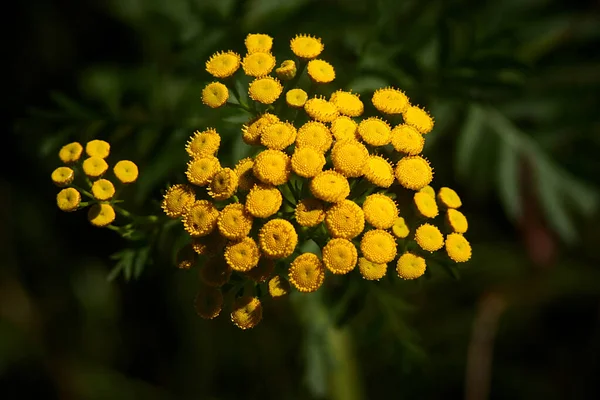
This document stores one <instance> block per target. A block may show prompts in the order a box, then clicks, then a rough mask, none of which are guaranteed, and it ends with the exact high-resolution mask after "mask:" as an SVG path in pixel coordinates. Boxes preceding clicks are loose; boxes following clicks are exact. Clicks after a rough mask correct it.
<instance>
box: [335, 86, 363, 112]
mask: <svg viewBox="0 0 600 400" xmlns="http://www.w3.org/2000/svg"><path fill="white" fill-rule="evenodd" d="M329 101H331V102H332V103H333V104H335V105H336V107H337V108H338V110H339V111H340V114H342V115H346V116H348V117H360V116H361V115H362V113H363V111H364V108H365V106H364V104H363V102H362V101H361V100H360V98H359V97H358V95H357V94H354V93H350V92H346V91H343V90H338V91H336V92H333V93H332V94H331V97H330V98H329Z"/></svg>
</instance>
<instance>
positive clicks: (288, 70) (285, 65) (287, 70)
mask: <svg viewBox="0 0 600 400" xmlns="http://www.w3.org/2000/svg"><path fill="white" fill-rule="evenodd" d="M296 72H297V68H296V63H295V62H294V61H293V60H285V61H284V62H282V63H281V66H280V67H279V68H277V69H276V70H275V73H276V74H277V77H278V78H279V79H281V80H284V81H289V80H292V79H294V77H295V76H296Z"/></svg>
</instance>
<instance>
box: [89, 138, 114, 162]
mask: <svg viewBox="0 0 600 400" xmlns="http://www.w3.org/2000/svg"><path fill="white" fill-rule="evenodd" d="M85 153H86V154H87V155H88V156H90V157H100V158H106V157H108V155H109V154H110V144H108V142H105V141H104V140H98V139H96V140H91V141H89V142H87V144H86V145H85Z"/></svg>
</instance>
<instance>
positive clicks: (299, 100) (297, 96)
mask: <svg viewBox="0 0 600 400" xmlns="http://www.w3.org/2000/svg"><path fill="white" fill-rule="evenodd" d="M306 100H308V94H307V93H306V92H305V91H304V90H302V89H292V90H288V92H287V93H286V94H285V102H286V103H287V105H288V106H290V107H293V108H302V107H304V104H305V103H306Z"/></svg>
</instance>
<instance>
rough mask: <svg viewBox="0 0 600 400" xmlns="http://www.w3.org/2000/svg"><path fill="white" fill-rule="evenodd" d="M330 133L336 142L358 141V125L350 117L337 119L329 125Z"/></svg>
mask: <svg viewBox="0 0 600 400" xmlns="http://www.w3.org/2000/svg"><path fill="white" fill-rule="evenodd" d="M331 133H333V136H335V139H336V140H359V139H360V136H359V135H358V124H357V123H356V122H355V121H354V120H353V119H352V118H350V117H346V116H341V117H337V118H336V119H334V120H333V122H332V123H331Z"/></svg>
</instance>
